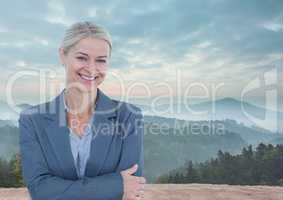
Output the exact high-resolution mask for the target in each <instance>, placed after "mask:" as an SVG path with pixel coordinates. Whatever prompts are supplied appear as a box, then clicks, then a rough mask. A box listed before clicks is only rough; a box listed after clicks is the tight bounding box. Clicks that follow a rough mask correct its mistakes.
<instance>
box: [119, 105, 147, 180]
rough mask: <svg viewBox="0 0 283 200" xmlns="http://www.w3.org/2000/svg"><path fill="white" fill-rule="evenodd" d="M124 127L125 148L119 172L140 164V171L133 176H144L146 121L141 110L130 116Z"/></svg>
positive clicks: (123, 148) (138, 109) (137, 109)
mask: <svg viewBox="0 0 283 200" xmlns="http://www.w3.org/2000/svg"><path fill="white" fill-rule="evenodd" d="M123 127H124V128H123V129H124V134H123V147H122V154H121V158H120V162H119V164H118V168H117V171H122V170H125V169H128V168H130V167H132V166H133V165H134V164H138V170H137V171H136V172H135V173H134V174H133V175H135V176H144V147H143V141H144V139H143V138H144V121H143V115H142V111H141V109H140V108H136V110H135V111H133V112H131V113H130V114H129V117H128V118H127V120H126V122H125V124H123Z"/></svg>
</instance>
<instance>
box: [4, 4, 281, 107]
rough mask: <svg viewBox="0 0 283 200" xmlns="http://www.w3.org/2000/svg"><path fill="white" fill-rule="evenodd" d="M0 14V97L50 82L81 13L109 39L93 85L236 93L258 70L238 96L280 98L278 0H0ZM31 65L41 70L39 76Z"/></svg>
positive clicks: (34, 95) (127, 91)
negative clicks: (98, 81)
mask: <svg viewBox="0 0 283 200" xmlns="http://www.w3.org/2000/svg"><path fill="white" fill-rule="evenodd" d="M0 16H1V17H0V72H1V73H0V92H1V97H0V99H2V100H7V99H8V98H9V97H10V96H13V97H14V98H16V99H17V100H22V101H23V102H24V101H27V102H31V101H33V102H38V101H43V100H44V99H42V98H41V97H39V94H40V92H39V91H43V93H44V94H45V95H46V96H48V97H52V96H54V95H55V94H56V92H54V91H53V89H54V88H57V90H56V91H57V92H58V91H60V89H58V88H62V87H64V68H63V67H62V66H61V65H60V62H59V59H58V48H59V46H60V42H61V40H62V38H63V36H64V31H65V30H66V28H68V26H70V25H71V24H73V23H75V22H78V21H85V20H89V21H93V22H95V23H97V24H100V25H102V26H104V27H105V28H107V29H108V31H109V32H110V34H111V36H112V39H113V51H112V58H111V66H110V68H109V74H108V75H107V79H106V80H105V82H104V83H103V84H102V86H101V88H103V90H104V91H105V92H106V93H107V94H109V95H110V96H113V97H117V98H121V99H123V97H125V96H127V98H129V99H131V98H132V100H133V99H138V98H140V99H142V100H143V99H145V100H146V99H150V98H151V99H152V98H153V97H155V98H156V97H157V98H158V97H164V98H167V97H168V98H179V100H180V101H183V100H184V101H185V99H187V98H190V97H192V98H193V97H194V98H196V97H197V96H200V97H199V99H201V98H203V97H205V98H208V99H211V98H212V97H215V98H223V97H233V98H237V99H240V98H241V96H243V91H246V90H247V91H248V90H249V89H247V88H249V86H250V84H253V83H254V81H255V80H260V81H259V82H260V84H261V85H258V86H255V87H252V88H253V89H252V90H249V91H248V92H246V93H245V94H244V95H245V98H247V99H249V100H253V101H254V102H255V103H256V102H257V101H258V102H260V101H262V100H264V97H265V96H266V94H267V93H266V90H276V91H277V94H278V102H283V101H281V100H282V97H283V83H282V82H283V81H282V78H281V77H283V76H282V75H283V70H282V64H283V37H282V36H283V34H282V33H283V1H281V0H178V1H177V0H175V1H173V0H161V1H148V0H144V1H130V0H115V1H113V0H109V1H102V0H98V1H93V0H91V1H90V0H85V1H83V0H82V1H75V0H64V1H62V0H55V1H54V0H50V1H39V0H28V1H27V0H26V1H23V0H22V1H21V0H19V1H14V0H10V1H3V2H1V7H0ZM38 73H41V75H42V74H47V77H46V78H45V79H44V80H43V81H42V80H41V81H42V82H40V78H39V75H36V74H38ZM268 77H269V78H268ZM270 77H271V78H270ZM266 79H268V80H266ZM269 80H271V81H269ZM43 82H45V84H43ZM264 83H266V84H268V83H271V84H273V85H271V86H267V87H263V84H264ZM52 88H53V89H52ZM245 89H246V90H245ZM10 91H12V92H10ZM51 91H52V92H51ZM133 101H134V100H133Z"/></svg>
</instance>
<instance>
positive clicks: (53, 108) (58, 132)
mask: <svg viewBox="0 0 283 200" xmlns="http://www.w3.org/2000/svg"><path fill="white" fill-rule="evenodd" d="M63 101H64V99H63V91H62V92H61V93H60V95H58V96H57V97H56V98H55V99H54V100H53V101H51V102H50V103H49V108H48V112H47V114H45V118H46V119H47V120H48V125H47V126H46V127H45V131H46V133H47V136H48V138H49V141H50V143H51V146H52V148H53V150H54V153H55V155H56V157H57V158H58V162H59V164H60V167H61V170H62V173H63V174H64V176H65V177H66V178H68V179H71V180H75V179H77V178H78V176H77V173H76V168H75V163H74V158H73V155H72V151H71V145H70V139H69V129H68V126H67V121H66V112H65V108H64V102H63Z"/></svg>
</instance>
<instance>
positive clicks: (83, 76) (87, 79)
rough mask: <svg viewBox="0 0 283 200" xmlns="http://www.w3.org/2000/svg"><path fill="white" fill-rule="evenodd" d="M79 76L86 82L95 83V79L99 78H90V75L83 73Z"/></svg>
mask: <svg viewBox="0 0 283 200" xmlns="http://www.w3.org/2000/svg"><path fill="white" fill-rule="evenodd" d="M79 76H80V77H81V78H82V79H83V80H86V81H94V80H95V79H97V78H98V76H97V75H94V76H90V75H86V74H81V73H79Z"/></svg>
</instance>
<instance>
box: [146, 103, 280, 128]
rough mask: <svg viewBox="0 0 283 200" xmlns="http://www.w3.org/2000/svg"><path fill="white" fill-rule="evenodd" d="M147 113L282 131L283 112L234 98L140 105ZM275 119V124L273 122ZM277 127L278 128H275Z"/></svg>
mask: <svg viewBox="0 0 283 200" xmlns="http://www.w3.org/2000/svg"><path fill="white" fill-rule="evenodd" d="M141 108H142V109H143V110H144V112H145V114H147V115H153V116H155V115H159V116H162V117H168V116H170V117H174V118H178V119H185V120H197V121H199V120H225V119H233V120H236V121H237V122H240V123H244V124H245V125H248V126H257V127H260V128H263V129H268V130H271V131H273V132H277V131H278V132H282V133H283V123H282V122H283V113H282V112H275V111H272V110H268V109H265V108H262V107H259V106H255V105H253V104H251V103H247V102H242V101H239V100H236V99H234V98H223V99H218V100H215V101H206V102H202V103H197V104H188V105H185V104H173V105H169V104H162V105H158V106H156V107H154V108H151V107H149V106H142V107H141ZM265 119H266V120H265ZM276 121H277V126H275V125H274V122H276ZM277 128H278V129H277Z"/></svg>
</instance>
